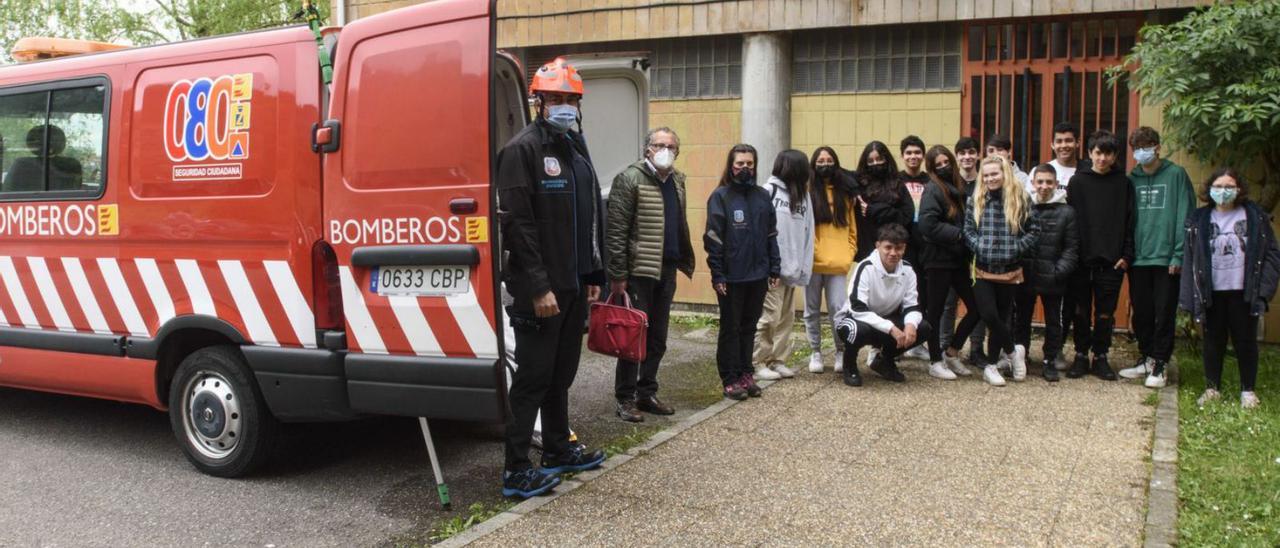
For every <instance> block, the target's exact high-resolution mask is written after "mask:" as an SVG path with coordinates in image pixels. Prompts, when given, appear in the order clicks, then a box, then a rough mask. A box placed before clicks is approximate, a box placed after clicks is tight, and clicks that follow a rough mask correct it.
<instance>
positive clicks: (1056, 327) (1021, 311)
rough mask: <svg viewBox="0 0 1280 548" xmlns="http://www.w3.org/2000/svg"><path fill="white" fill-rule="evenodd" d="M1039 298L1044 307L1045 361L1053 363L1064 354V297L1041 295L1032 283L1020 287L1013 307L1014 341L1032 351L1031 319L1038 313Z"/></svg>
mask: <svg viewBox="0 0 1280 548" xmlns="http://www.w3.org/2000/svg"><path fill="white" fill-rule="evenodd" d="M1037 297H1038V298H1039V299H1040V304H1041V306H1043V307H1044V346H1043V347H1042V350H1043V352H1044V359H1045V360H1046V361H1053V360H1054V359H1055V358H1057V357H1058V354H1061V353H1062V295H1047V294H1044V293H1039V292H1037V291H1036V290H1035V285H1034V284H1031V283H1024V284H1022V285H1020V286H1018V293H1017V297H1015V300H1014V305H1013V308H1014V311H1013V340H1014V343H1016V344H1020V345H1022V346H1023V347H1025V348H1026V349H1028V350H1030V349H1031V317H1032V316H1034V315H1035V312H1036V298H1037ZM1049 367H1053V366H1052V365H1050V366H1049Z"/></svg>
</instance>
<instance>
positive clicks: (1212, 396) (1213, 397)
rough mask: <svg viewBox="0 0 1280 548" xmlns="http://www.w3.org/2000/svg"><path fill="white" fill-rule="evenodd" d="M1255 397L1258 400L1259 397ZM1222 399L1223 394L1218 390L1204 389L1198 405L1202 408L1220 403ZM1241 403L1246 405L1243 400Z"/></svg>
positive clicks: (1197, 402)
mask: <svg viewBox="0 0 1280 548" xmlns="http://www.w3.org/2000/svg"><path fill="white" fill-rule="evenodd" d="M1254 397H1255V398H1257V396H1254ZM1220 399H1222V394H1220V393H1218V391H1217V390H1214V389H1212V388H1206V389H1204V393H1203V394H1200V397H1199V398H1196V405H1197V406H1200V407H1204V404H1206V403H1209V402H1212V401H1218V400H1220ZM1240 403H1241V404H1244V400H1243V399H1241V401H1240Z"/></svg>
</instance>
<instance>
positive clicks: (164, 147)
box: [0, 0, 645, 476]
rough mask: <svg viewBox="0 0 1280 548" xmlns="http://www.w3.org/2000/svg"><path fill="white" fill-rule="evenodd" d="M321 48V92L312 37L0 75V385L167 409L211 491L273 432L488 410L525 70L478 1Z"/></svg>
mask: <svg viewBox="0 0 1280 548" xmlns="http://www.w3.org/2000/svg"><path fill="white" fill-rule="evenodd" d="M335 36H336V47H332V48H330V50H329V51H331V52H332V56H333V65H334V78H333V82H332V85H331V86H329V87H326V86H325V85H324V84H323V83H322V81H321V70H320V64H319V61H318V49H317V45H316V41H315V37H314V35H313V34H312V33H311V32H310V31H309V29H307V28H305V27H294V28H286V29H279V30H270V31H263V32H255V33H247V34H240V35H235V36H227V37H219V38H211V39H205V40H196V41H190V42H183V43H175V44H168V45H163V46H154V47H144V48H133V49H123V50H118V51H109V52H104V53H95V54H92V55H80V56H72V57H66V58H60V59H54V60H48V61H40V62H34V63H29V64H22V65H15V66H8V67H3V68H0V139H2V141H0V385H4V386H9V387H18V388H25V389H32V390H42V391H50V392H59V393H64V394H74V395H82V396H91V397H99V398H109V399H115V400H121V401H128V402H137V403H142V404H146V405H150V406H153V407H155V408H158V409H168V411H169V415H170V422H171V424H172V427H173V430H174V433H175V435H176V437H177V438H178V440H179V442H180V443H181V445H182V446H183V448H184V449H185V451H186V453H187V455H188V457H189V458H190V460H191V461H192V462H193V463H194V464H195V466H196V467H198V468H199V469H200V470H202V471H204V472H206V473H209V474H213V475H218V476H237V475H242V474H245V473H247V472H249V471H250V470H252V469H253V468H254V467H255V466H257V465H259V464H261V463H262V462H263V460H264V459H265V458H266V455H267V453H268V448H269V446H270V445H271V443H270V442H271V441H272V437H273V434H274V431H275V426H276V424H277V421H314V420H341V419H347V418H352V417H356V416H359V415H364V414H394V415H405V416H415V417H432V418H447V419H458V420H473V421H500V420H502V417H503V414H504V406H505V379H504V377H505V371H504V368H503V360H502V359H501V354H502V352H501V351H500V348H501V345H502V342H501V340H500V338H501V337H500V333H501V331H500V330H496V329H495V326H497V325H501V323H500V322H502V318H501V313H502V312H501V307H500V306H499V299H500V295H499V292H500V290H499V280H498V273H497V270H496V268H497V267H496V263H497V262H498V261H495V260H494V259H495V257H496V256H498V251H497V249H496V242H495V238H496V234H497V232H496V230H494V228H495V227H494V225H495V222H496V219H495V217H494V211H495V209H496V208H495V206H494V200H495V198H494V193H493V191H492V188H493V187H492V185H491V174H492V171H493V162H494V158H495V154H496V151H497V150H498V148H500V147H501V146H502V145H503V144H504V143H505V142H506V141H507V139H508V138H509V137H510V136H512V135H513V134H514V133H515V132H516V131H517V130H519V129H520V127H522V126H523V125H524V124H526V123H527V116H528V114H527V113H528V110H527V107H526V100H525V96H526V90H525V88H524V84H523V83H522V82H523V76H522V74H521V68H520V67H519V66H518V65H517V64H516V63H515V62H514V61H512V60H511V59H510V57H508V56H505V55H503V54H499V53H498V52H497V51H496V50H495V39H494V36H495V34H494V13H493V5H492V4H491V3H490V2H489V1H488V0H442V1H436V2H428V3H424V4H421V5H417V6H413V7H408V8H404V9H400V10H396V11H394V12H391V13H387V14H383V15H379V16H374V17H369V18H367V19H362V20H359V21H356V22H354V23H352V24H350V25H347V26H346V27H345V28H343V29H341V30H340V31H337V32H331V33H330V34H329V35H328V38H329V39H330V40H329V41H330V42H333V41H334V37H335ZM536 62H539V63H540V62H541V60H538V61H536ZM609 76H611V77H616V74H613V75H609ZM589 85H590V84H589ZM641 90H642V91H640V92H639V93H636V94H635V95H636V97H639V98H641V99H643V98H644V92H643V88H641ZM590 93H591V92H590V90H589V91H588V94H590ZM589 96H590V95H589ZM596 104H603V103H598V102H597V103H596ZM628 108H629V109H633V108H634V103H633V104H632V105H629V106H628ZM644 115H645V114H644V113H643V112H640V113H639V116H635V115H634V114H633V120H635V123H636V124H640V126H639V127H640V128H643V123H644V121H643V116H644ZM589 129H590V127H588V130H589ZM633 134H634V133H633ZM623 142H625V143H627V146H628V147H630V150H629V151H628V153H627V156H629V158H627V161H630V158H634V157H635V156H634V155H635V154H638V152H639V148H640V147H639V143H638V141H637V142H631V140H630V139H624V140H623ZM615 172H616V170H615ZM601 175H602V178H604V177H605V176H606V175H607V174H606V173H602V174H601ZM605 180H607V179H605Z"/></svg>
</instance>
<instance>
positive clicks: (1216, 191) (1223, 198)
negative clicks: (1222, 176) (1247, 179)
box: [1209, 187, 1236, 205]
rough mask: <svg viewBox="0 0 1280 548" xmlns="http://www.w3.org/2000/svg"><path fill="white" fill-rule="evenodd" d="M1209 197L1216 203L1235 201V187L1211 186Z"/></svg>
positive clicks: (1225, 203)
mask: <svg viewBox="0 0 1280 548" xmlns="http://www.w3.org/2000/svg"><path fill="white" fill-rule="evenodd" d="M1209 197H1210V198H1213V202H1214V203H1216V204H1218V205H1227V204H1229V203H1233V202H1235V201H1236V189H1234V188H1218V187H1213V188H1210V189H1209Z"/></svg>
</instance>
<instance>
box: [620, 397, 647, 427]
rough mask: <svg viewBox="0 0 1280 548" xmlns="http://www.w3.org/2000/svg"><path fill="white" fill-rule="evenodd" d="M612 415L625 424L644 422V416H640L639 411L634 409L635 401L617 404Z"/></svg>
mask: <svg viewBox="0 0 1280 548" xmlns="http://www.w3.org/2000/svg"><path fill="white" fill-rule="evenodd" d="M614 414H616V415H618V418H620V419H622V420H624V421H627V422H644V415H641V414H640V410H639V409H636V400H627V401H620V402H618V407H617V408H616V409H615V410H614Z"/></svg>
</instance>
